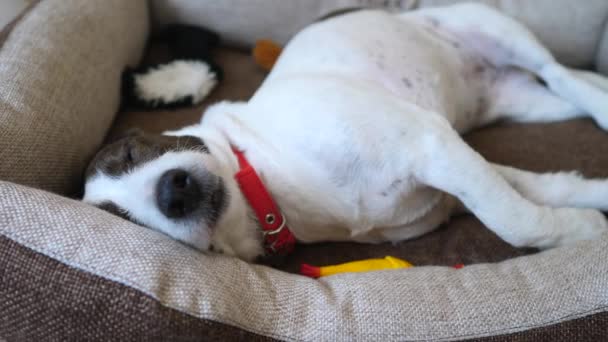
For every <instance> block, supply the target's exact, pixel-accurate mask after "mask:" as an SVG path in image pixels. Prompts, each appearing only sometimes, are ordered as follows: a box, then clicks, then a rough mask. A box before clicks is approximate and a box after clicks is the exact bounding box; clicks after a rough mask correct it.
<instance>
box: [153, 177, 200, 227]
mask: <svg viewBox="0 0 608 342" xmlns="http://www.w3.org/2000/svg"><path fill="white" fill-rule="evenodd" d="M201 200H202V192H201V187H200V186H199V184H198V182H197V181H196V180H195V179H194V178H193V177H192V175H190V174H189V173H188V172H186V171H184V170H181V169H173V170H169V171H167V172H165V173H164V174H163V175H162V176H161V177H160V180H159V181H158V184H157V185H156V203H157V205H158V208H159V209H160V211H161V212H162V213H163V214H164V215H165V216H167V217H169V218H182V217H185V216H186V215H188V214H190V213H192V212H193V211H195V210H196V209H197V208H198V207H199V205H200V202H201Z"/></svg>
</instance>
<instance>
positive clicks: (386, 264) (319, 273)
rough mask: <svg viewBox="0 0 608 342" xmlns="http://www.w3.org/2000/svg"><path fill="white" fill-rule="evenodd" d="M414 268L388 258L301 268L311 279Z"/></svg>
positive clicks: (403, 261)
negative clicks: (341, 274) (350, 273)
mask: <svg viewBox="0 0 608 342" xmlns="http://www.w3.org/2000/svg"><path fill="white" fill-rule="evenodd" d="M413 266H414V265H412V264H410V263H409V262H407V261H405V260H401V259H397V258H394V257H391V256H387V257H384V259H367V260H360V261H353V262H347V263H345V264H340V265H333V266H325V267H316V266H311V265H307V264H302V266H301V267H300V274H302V275H305V276H307V277H311V278H319V277H325V276H328V275H333V274H338V273H349V272H369V271H380V270H390V269H397V268H409V267H413Z"/></svg>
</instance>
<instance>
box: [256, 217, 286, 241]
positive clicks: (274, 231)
mask: <svg viewBox="0 0 608 342" xmlns="http://www.w3.org/2000/svg"><path fill="white" fill-rule="evenodd" d="M269 215H273V214H268V215H266V217H268V216H269ZM281 219H282V220H283V222H281V225H280V226H279V228H277V229H275V230H264V231H263V232H262V233H263V234H264V236H267V235H276V234H279V233H280V232H281V231H282V230H283V228H285V226H287V220H286V219H285V215H283V213H281Z"/></svg>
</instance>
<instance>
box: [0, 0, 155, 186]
mask: <svg viewBox="0 0 608 342" xmlns="http://www.w3.org/2000/svg"><path fill="white" fill-rule="evenodd" d="M147 28H148V12H147V3H146V1H144V0H137V1H118V0H111V1H104V2H96V1H77V0H45V1H41V2H40V3H39V4H38V5H36V6H35V7H34V8H33V9H32V10H31V11H30V12H28V13H27V14H26V15H25V16H24V17H23V18H22V19H21V20H20V21H19V22H18V23H17V25H15V26H14V28H13V29H12V31H11V32H10V34H8V35H7V37H6V41H5V42H4V44H3V45H2V49H1V50H0V82H1V83H2V86H1V87H0V160H2V162H1V163H0V179H3V180H10V181H13V182H16V183H21V184H26V185H29V186H34V187H38V188H42V189H46V190H51V191H55V192H58V193H63V194H68V193H74V192H75V191H76V190H77V189H78V187H79V186H80V184H81V176H82V170H83V169H84V167H85V165H86V162H87V161H88V159H89V158H90V157H91V155H92V154H93V153H94V152H95V150H96V149H97V148H98V147H99V145H100V143H101V142H102V140H103V138H104V137H105V135H106V133H107V129H108V128H109V127H110V124H111V123H112V120H113V118H114V116H115V112H116V110H117V108H118V103H119V97H120V94H119V88H120V75H121V72H122V70H123V68H124V67H125V66H126V65H127V64H129V63H131V64H133V63H136V62H137V61H138V59H139V57H140V54H141V51H142V50H143V45H144V44H145V41H146V35H147Z"/></svg>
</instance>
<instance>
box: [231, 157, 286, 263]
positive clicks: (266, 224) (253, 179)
mask: <svg viewBox="0 0 608 342" xmlns="http://www.w3.org/2000/svg"><path fill="white" fill-rule="evenodd" d="M232 151H233V152H234V154H235V155H236V157H237V159H238V160H239V167H240V170H239V172H237V173H236V174H235V175H234V179H236V182H237V183H238V184H239V187H240V188H241V192H242V193H243V195H244V196H245V198H246V199H247V202H249V205H250V206H251V208H252V209H253V211H254V212H255V215H256V216H257V218H258V221H259V222H260V225H261V226H262V230H263V234H264V249H265V250H266V253H268V254H282V255H285V254H289V253H291V251H293V248H294V245H295V243H296V239H295V237H294V236H293V233H292V232H291V231H290V230H289V228H288V227H287V220H286V219H285V216H284V215H283V213H281V211H280V210H279V207H278V206H277V205H276V204H275V203H274V201H273V200H272V197H271V196H270V194H269V193H268V191H267V190H266V187H265V186H264V184H262V180H260V177H259V176H258V174H257V172H255V169H254V168H253V167H252V166H251V164H249V162H248V161H247V158H245V155H244V154H243V152H241V151H238V150H236V149H235V148H233V149H232Z"/></svg>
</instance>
